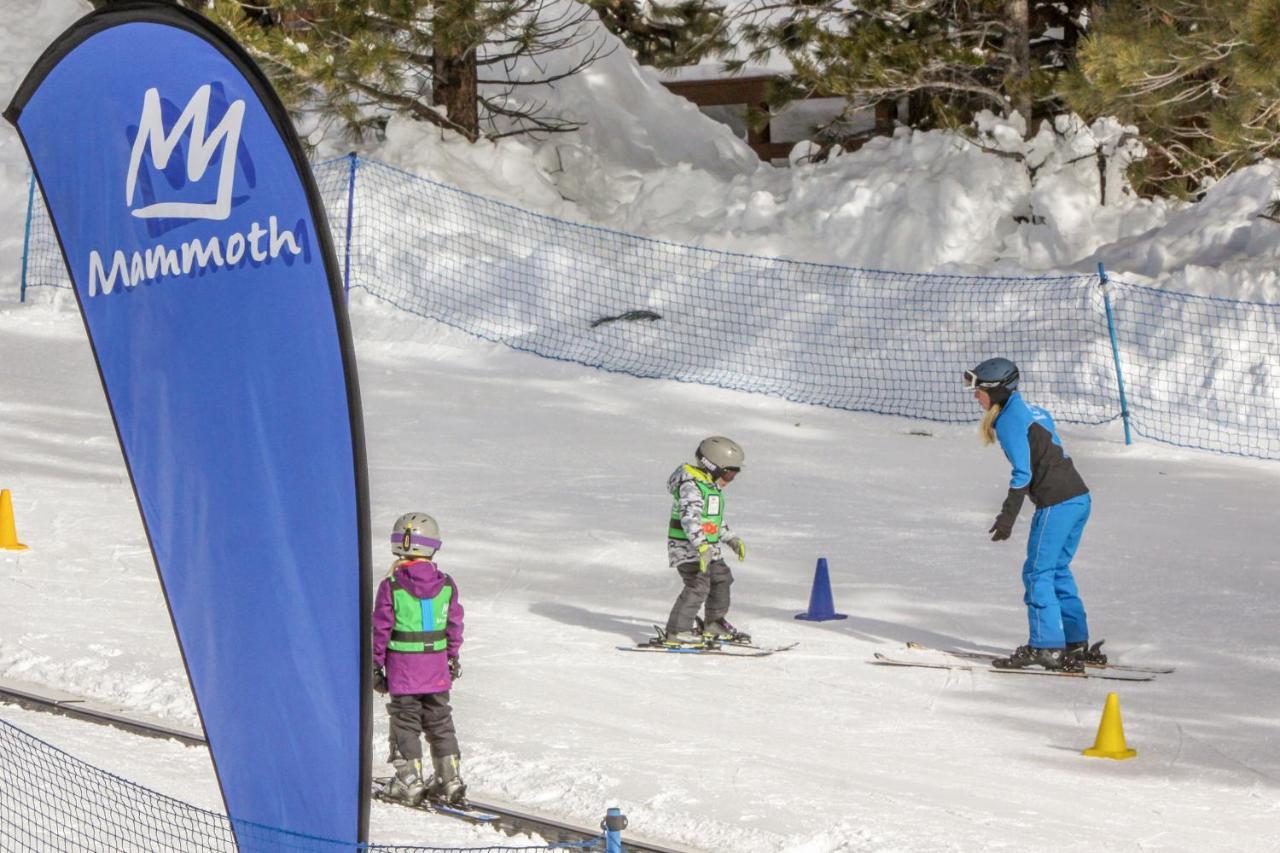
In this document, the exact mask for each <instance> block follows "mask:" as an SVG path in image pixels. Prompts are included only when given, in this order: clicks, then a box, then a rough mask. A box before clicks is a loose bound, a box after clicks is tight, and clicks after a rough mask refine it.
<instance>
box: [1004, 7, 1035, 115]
mask: <svg viewBox="0 0 1280 853" xmlns="http://www.w3.org/2000/svg"><path fill="white" fill-rule="evenodd" d="M1008 10H1009V12H1008V14H1009V42H1010V43H1009V45H1008V48H1007V50H1006V53H1008V54H1009V61H1010V67H1009V77H1008V85H1007V90H1008V92H1009V96H1010V97H1011V98H1012V100H1013V104H1012V106H1013V109H1015V110H1017V111H1018V113H1019V114H1021V116H1022V118H1023V120H1024V121H1025V122H1026V123H1027V130H1026V133H1025V136H1026V137H1027V138H1028V139H1030V138H1031V134H1032V127H1031V14H1030V10H1029V9H1028V2H1027V0H1008Z"/></svg>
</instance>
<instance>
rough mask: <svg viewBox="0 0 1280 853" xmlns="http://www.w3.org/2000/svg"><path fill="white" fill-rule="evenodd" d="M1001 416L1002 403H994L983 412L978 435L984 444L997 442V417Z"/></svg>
mask: <svg viewBox="0 0 1280 853" xmlns="http://www.w3.org/2000/svg"><path fill="white" fill-rule="evenodd" d="M998 417H1000V404H999V403H992V404H991V408H989V409H987V410H986V411H985V412H983V413H982V423H980V424H979V425H978V435H980V436H982V443H983V444H995V443H996V418H998Z"/></svg>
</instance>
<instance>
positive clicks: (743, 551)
mask: <svg viewBox="0 0 1280 853" xmlns="http://www.w3.org/2000/svg"><path fill="white" fill-rule="evenodd" d="M728 545H729V547H730V548H732V549H733V550H734V551H736V552H737V554H738V562H739V563H741V562H742V561H743V560H745V559H747V543H746V542H743V541H742V540H741V539H734V540H732V541H731V542H729V543H728Z"/></svg>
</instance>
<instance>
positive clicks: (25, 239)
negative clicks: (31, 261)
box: [18, 172, 36, 302]
mask: <svg viewBox="0 0 1280 853" xmlns="http://www.w3.org/2000/svg"><path fill="white" fill-rule="evenodd" d="M35 203H36V173H35V172H32V173H31V181H30V182H29V183H28V184H27V224H26V225H25V226H24V227H23V230H22V279H21V280H20V281H19V282H18V301H19V302H26V301H27V252H28V251H30V249H31V209H32V207H33V206H34V205H35Z"/></svg>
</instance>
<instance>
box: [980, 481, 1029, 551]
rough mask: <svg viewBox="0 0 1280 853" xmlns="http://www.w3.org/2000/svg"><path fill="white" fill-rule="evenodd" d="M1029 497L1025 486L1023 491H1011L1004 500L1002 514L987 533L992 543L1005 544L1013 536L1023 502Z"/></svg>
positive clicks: (1001, 508)
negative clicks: (1014, 524) (1014, 525)
mask: <svg viewBox="0 0 1280 853" xmlns="http://www.w3.org/2000/svg"><path fill="white" fill-rule="evenodd" d="M1026 497H1027V489H1026V487H1025V486H1024V487H1023V488H1021V489H1010V490H1009V494H1008V495H1007V496H1006V497H1005V499H1004V504H1003V505H1002V506H1001V507H1000V514H999V515H997V516H996V523H995V524H993V525H991V529H990V530H988V531H987V532H988V533H990V534H991V541H992V542H1003V541H1004V540H1006V539H1008V538H1009V537H1010V536H1011V535H1013V523H1014V522H1015V521H1017V520H1018V513H1019V512H1020V511H1021V510H1022V501H1023V500H1024V499H1025V498H1026Z"/></svg>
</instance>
